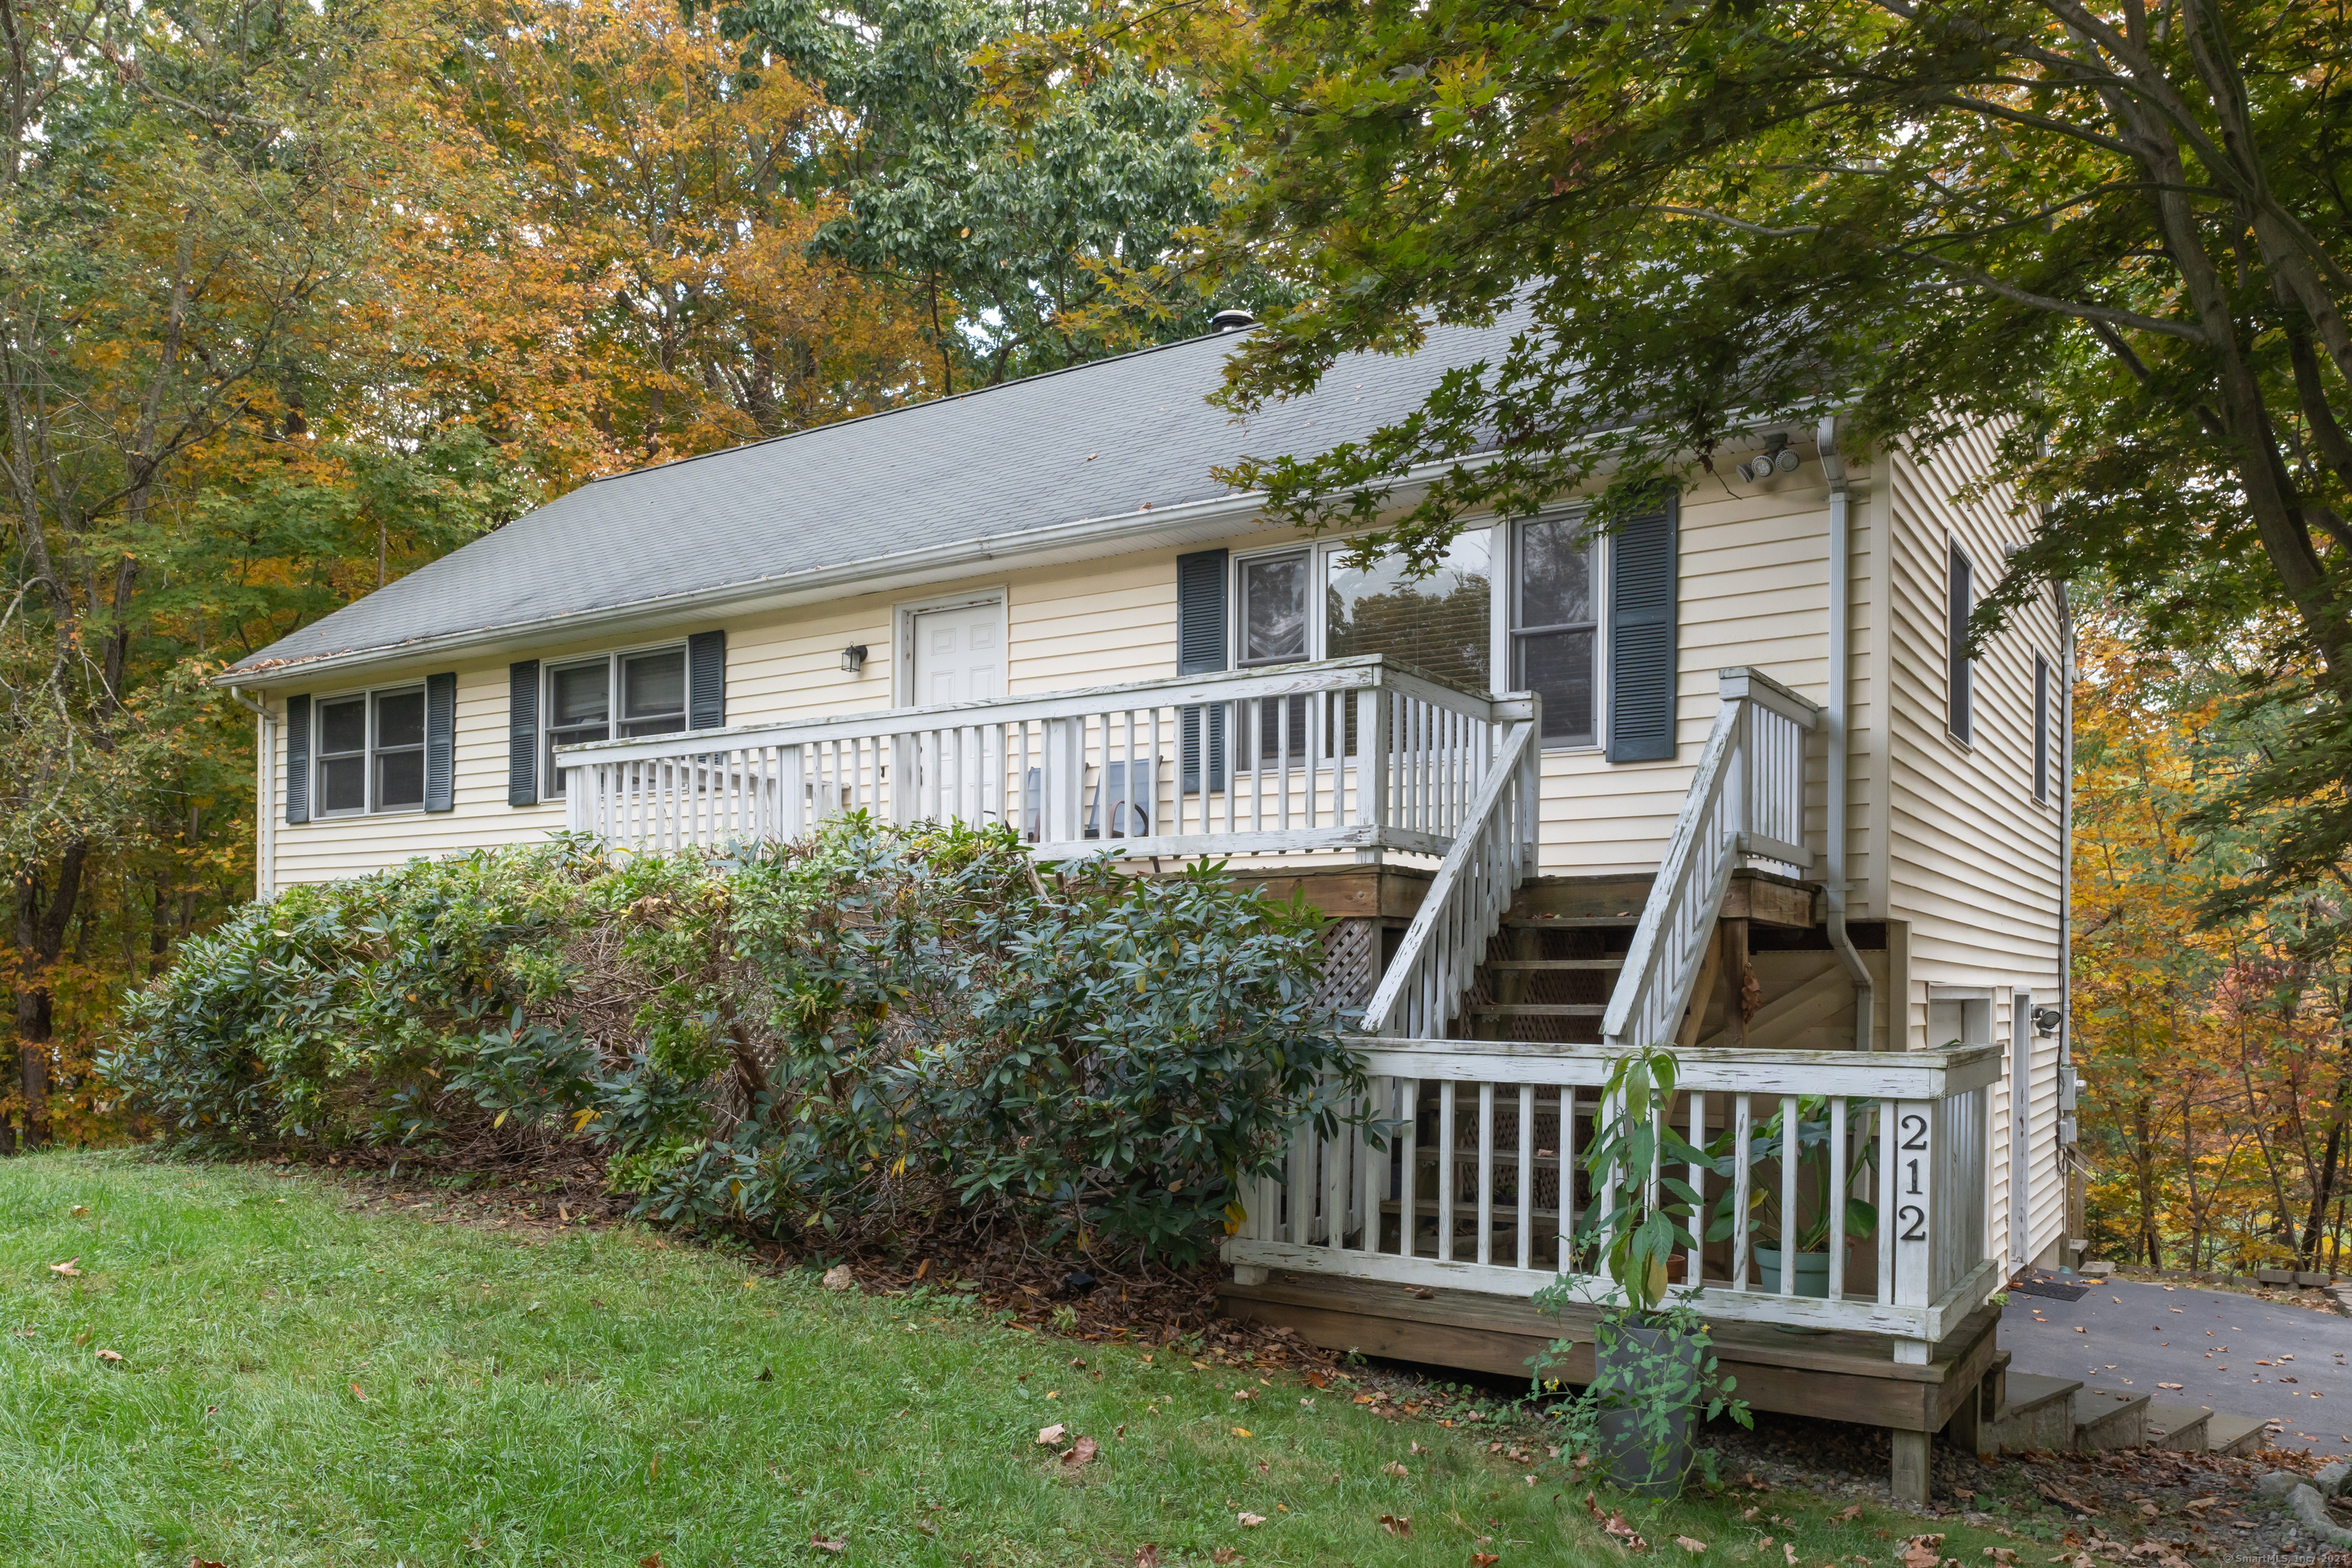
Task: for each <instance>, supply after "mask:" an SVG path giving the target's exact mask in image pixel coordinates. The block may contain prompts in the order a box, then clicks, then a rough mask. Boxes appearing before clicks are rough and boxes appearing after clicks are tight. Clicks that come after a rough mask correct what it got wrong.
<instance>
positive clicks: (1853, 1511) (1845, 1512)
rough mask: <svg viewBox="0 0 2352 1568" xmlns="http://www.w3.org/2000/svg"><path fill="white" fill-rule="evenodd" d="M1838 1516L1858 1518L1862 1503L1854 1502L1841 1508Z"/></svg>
mask: <svg viewBox="0 0 2352 1568" xmlns="http://www.w3.org/2000/svg"><path fill="white" fill-rule="evenodd" d="M1838 1517H1839V1518H1840V1519H1860V1518H1861V1517H1862V1505H1861V1504H1860V1503H1855V1504H1853V1506H1852V1507H1851V1508H1846V1509H1842V1510H1839V1512H1838Z"/></svg>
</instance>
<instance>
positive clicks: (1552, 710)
mask: <svg viewBox="0 0 2352 1568" xmlns="http://www.w3.org/2000/svg"><path fill="white" fill-rule="evenodd" d="M1517 545H1518V548H1517V552H1515V553H1516V556H1517V572H1516V574H1514V576H1515V581H1514V584H1513V586H1514V591H1515V595H1516V602H1515V603H1514V604H1513V605H1512V607H1511V667H1512V668H1511V684H1512V686H1513V688H1514V689H1517V690H1520V691H1533V692H1535V693H1537V694H1538V696H1540V697H1541V698H1542V699H1543V742H1544V744H1546V745H1548V746H1590V745H1591V744H1592V743H1593V742H1594V741H1595V739H1596V736H1597V729H1596V724H1595V720H1594V714H1595V712H1596V711H1597V704H1596V702H1595V700H1594V693H1595V690H1596V689H1597V688H1598V686H1599V684H1600V682H1599V680H1598V679H1597V672H1598V670H1599V669H1600V661H1601V613H1600V605H1601V599H1600V595H1599V594H1598V593H1597V592H1596V591H1595V589H1596V586H1597V584H1596V578H1597V576H1598V573H1597V571H1596V570H1595V568H1596V567H1597V565H1598V556H1599V553H1600V552H1599V549H1598V546H1597V545H1596V543H1595V542H1594V541H1593V539H1592V538H1591V535H1589V534H1588V533H1587V532H1586V531H1585V529H1584V525H1583V523H1582V522H1581V521H1580V520H1579V519H1576V518H1531V519H1529V520H1528V521H1525V522H1522V523H1520V524H1519V525H1518V539H1517Z"/></svg>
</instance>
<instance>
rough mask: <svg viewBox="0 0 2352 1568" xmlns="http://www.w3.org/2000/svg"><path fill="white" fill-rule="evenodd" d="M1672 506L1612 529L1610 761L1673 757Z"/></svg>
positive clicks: (1675, 578)
mask: <svg viewBox="0 0 2352 1568" xmlns="http://www.w3.org/2000/svg"><path fill="white" fill-rule="evenodd" d="M1612 537H1613V539H1614V541H1615V542H1614V543H1613V544H1612V547H1611V551H1610V566H1611V570H1610V574H1609V760H1610V761H1611V762H1612V763H1657V762H1670V761H1672V760H1673V758H1674V754H1675V683H1676V678H1677V675H1678V673H1679V671H1678V669H1677V668H1676V663H1675V636H1676V631H1677V626H1676V616H1675V598H1676V593H1677V589H1678V586H1679V577H1680V573H1679V571H1678V569H1677V566H1676V562H1675V507H1674V505H1673V504H1672V503H1671V502H1670V503H1669V504H1668V505H1667V506H1666V508H1665V509H1664V510H1662V511H1657V512H1653V513H1650V514H1649V515H1647V516H1643V517H1634V518H1628V519H1626V520H1625V521H1623V522H1622V523H1619V524H1618V525H1617V527H1616V528H1615V530H1614V531H1613V533H1612Z"/></svg>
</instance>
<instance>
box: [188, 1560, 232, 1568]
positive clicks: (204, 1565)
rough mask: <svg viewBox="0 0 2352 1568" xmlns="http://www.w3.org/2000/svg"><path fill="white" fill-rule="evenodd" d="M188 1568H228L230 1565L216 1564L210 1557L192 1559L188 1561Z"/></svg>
mask: <svg viewBox="0 0 2352 1568" xmlns="http://www.w3.org/2000/svg"><path fill="white" fill-rule="evenodd" d="M188 1568H228V1564H227V1563H215V1562H214V1561H213V1560H212V1559H211V1558H209V1557H191V1558H189V1559H188Z"/></svg>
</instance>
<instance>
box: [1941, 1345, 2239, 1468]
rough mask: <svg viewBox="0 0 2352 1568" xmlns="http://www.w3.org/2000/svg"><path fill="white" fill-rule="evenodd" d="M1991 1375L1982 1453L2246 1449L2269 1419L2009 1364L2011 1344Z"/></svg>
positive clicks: (1987, 1382) (1979, 1430) (1979, 1433)
mask: <svg viewBox="0 0 2352 1568" xmlns="http://www.w3.org/2000/svg"><path fill="white" fill-rule="evenodd" d="M1998 1362H1999V1364H1998V1365H1996V1366H1995V1367H1994V1369H1993V1371H1992V1372H1991V1373H1990V1374H1989V1375H1988V1376H1987V1377H1986V1379H1985V1388H1984V1397H1985V1400H1986V1403H1987V1404H1988V1405H1991V1406H1993V1407H1994V1410H1993V1415H1991V1417H1990V1419H1989V1420H1986V1421H1984V1422H1982V1423H1981V1424H1980V1425H1979V1426H1978V1428H1977V1447H1978V1451H1979V1453H1984V1454H2023V1453H2032V1452H2053V1451H2054V1452H2065V1453H2078V1454H2104V1453H2108V1452H2112V1451H2113V1450H2115V1449H2117V1448H2139V1447H2153V1448H2173V1449H2179V1450H2181V1451H2183V1452H2187V1453H2192V1454H2198V1453H2213V1454H2243V1453H2247V1452H2250V1451H2251V1450H2252V1449H2253V1448H2255V1447H2260V1446H2261V1441H2262V1436H2263V1422H2262V1421H2261V1420H2259V1419H2257V1418H2256V1417H2254V1416H2251V1415H2216V1414H2215V1413H2214V1412H2212V1411H2210V1410H2208V1409H2206V1408H2205V1407H2204V1406H2203V1405H2187V1404H2180V1403H2158V1402H2157V1401H2155V1400H2152V1399H2150V1398H2148V1396H2147V1395H2146V1394H2134V1393H2129V1392H2126V1391H2125V1390H2122V1389H2114V1388H2091V1387H2088V1386H2086V1385H2084V1384H2082V1383H2080V1382H2078V1381H2076V1380H2074V1379H2073V1378H2064V1377H2044V1376H2042V1375H2041V1374H2039V1373H2030V1372H2011V1371H2009V1370H2008V1362H2009V1352H2006V1351H2003V1352H2000V1353H1999V1356H1998Z"/></svg>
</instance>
